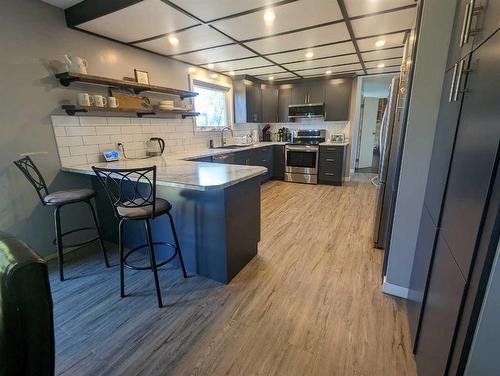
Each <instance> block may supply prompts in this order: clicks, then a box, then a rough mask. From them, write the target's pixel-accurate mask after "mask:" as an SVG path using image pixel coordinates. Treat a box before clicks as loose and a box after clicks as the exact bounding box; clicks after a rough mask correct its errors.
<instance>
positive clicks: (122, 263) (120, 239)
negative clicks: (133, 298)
mask: <svg viewBox="0 0 500 376" xmlns="http://www.w3.org/2000/svg"><path fill="white" fill-rule="evenodd" d="M124 224H125V220H124V219H122V220H120V223H119V224H118V248H119V252H120V297H122V298H124V297H125V256H124V248H125V247H124V245H123V225H124Z"/></svg>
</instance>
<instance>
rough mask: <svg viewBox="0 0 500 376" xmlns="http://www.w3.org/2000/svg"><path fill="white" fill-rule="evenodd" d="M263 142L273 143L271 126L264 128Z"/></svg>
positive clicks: (267, 125)
mask: <svg viewBox="0 0 500 376" xmlns="http://www.w3.org/2000/svg"><path fill="white" fill-rule="evenodd" d="M262 141H271V126H270V125H269V124H266V125H264V128H262Z"/></svg>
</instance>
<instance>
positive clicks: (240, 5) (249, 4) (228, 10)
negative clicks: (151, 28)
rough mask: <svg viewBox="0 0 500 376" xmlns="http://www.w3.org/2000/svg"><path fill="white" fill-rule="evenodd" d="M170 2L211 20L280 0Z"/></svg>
mask: <svg viewBox="0 0 500 376" xmlns="http://www.w3.org/2000/svg"><path fill="white" fill-rule="evenodd" d="M171 1H172V3H174V4H176V5H178V6H180V7H181V8H182V9H184V10H187V11H188V12H189V13H191V14H194V15H195V16H196V17H198V18H201V19H202V20H204V21H211V20H214V19H217V18H221V17H225V16H229V15H232V14H235V13H240V12H244V11H246V10H249V9H255V8H259V7H262V6H266V5H271V4H273V3H276V2H279V1H281V0H217V3H216V4H214V2H213V1H207V0H171Z"/></svg>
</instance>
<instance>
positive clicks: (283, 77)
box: [255, 72, 298, 81]
mask: <svg viewBox="0 0 500 376" xmlns="http://www.w3.org/2000/svg"><path fill="white" fill-rule="evenodd" d="M255 77H256V78H258V79H260V80H263V81H266V80H267V79H268V78H269V76H268V75H264V76H255ZM273 77H274V81H279V80H286V79H290V78H298V77H297V76H296V75H294V74H293V73H290V72H285V73H277V74H276V73H275V74H273Z"/></svg>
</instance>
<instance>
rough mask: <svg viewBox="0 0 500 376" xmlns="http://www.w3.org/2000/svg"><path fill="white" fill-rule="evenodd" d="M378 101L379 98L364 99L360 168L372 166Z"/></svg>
mask: <svg viewBox="0 0 500 376" xmlns="http://www.w3.org/2000/svg"><path fill="white" fill-rule="evenodd" d="M378 101H379V98H371V97H365V98H364V106H363V124H362V125H361V142H360V144H359V161H358V168H366V167H371V166H372V162H373V148H374V147H375V145H376V129H377V111H378Z"/></svg>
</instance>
